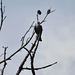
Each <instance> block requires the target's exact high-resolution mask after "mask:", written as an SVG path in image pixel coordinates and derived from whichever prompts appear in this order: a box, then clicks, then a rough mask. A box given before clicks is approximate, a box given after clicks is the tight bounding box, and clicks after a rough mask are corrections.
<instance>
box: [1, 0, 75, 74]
mask: <svg viewBox="0 0 75 75" xmlns="http://www.w3.org/2000/svg"><path fill="white" fill-rule="evenodd" d="M3 1H4V5H5V6H6V12H5V15H6V16H7V18H6V20H5V21H4V24H3V27H2V30H1V31H0V54H1V53H3V48H2V46H8V49H7V57H8V56H10V55H11V54H12V53H13V52H15V51H16V50H17V49H19V47H20V45H21V41H20V40H21V37H22V36H23V35H24V33H25V32H26V30H27V29H28V28H29V26H30V25H31V24H32V22H33V21H35V22H36V12H37V10H38V9H40V10H41V11H42V15H41V16H40V20H42V19H43V18H44V16H45V14H46V11H47V9H49V8H50V7H51V9H52V10H54V9H56V11H55V12H53V13H51V14H49V16H48V17H47V19H46V22H45V23H43V25H42V26H43V34H42V40H43V41H42V42H40V45H39V48H38V50H37V54H36V57H35V67H40V66H45V65H48V64H51V63H54V62H56V61H57V62H58V63H57V64H56V65H54V66H52V67H49V68H47V69H44V70H40V71H36V75H75V0H3ZM29 34H31V32H30V33H29ZM26 53H27V52H25V51H24V50H23V51H21V52H19V53H18V54H17V55H15V56H14V57H13V58H12V60H11V61H8V62H7V67H6V69H5V74H4V75H15V74H16V71H17V69H18V66H19V65H20V63H21V61H22V60H23V58H24V56H25V55H26ZM0 60H2V57H0ZM0 66H1V65H0ZM28 66H30V60H28V62H27V63H26V65H25V67H28ZM0 69H1V67H0ZM20 75H32V73H31V71H22V72H21V74H20Z"/></svg>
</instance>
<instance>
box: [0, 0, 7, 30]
mask: <svg viewBox="0 0 75 75" xmlns="http://www.w3.org/2000/svg"><path fill="white" fill-rule="evenodd" d="M2 4H3V3H2V0H1V8H0V11H1V23H0V30H1V28H2V25H3V21H4V20H5V19H6V16H4V13H5V6H4V11H3V5H2Z"/></svg>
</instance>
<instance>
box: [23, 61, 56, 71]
mask: <svg viewBox="0 0 75 75" xmlns="http://www.w3.org/2000/svg"><path fill="white" fill-rule="evenodd" d="M56 63H57V62H55V63H52V64H50V65H47V66H44V67H40V68H34V70H41V69H45V68H48V67H50V66H53V65H54V64H56ZM23 69H26V70H31V68H28V67H26V68H23Z"/></svg>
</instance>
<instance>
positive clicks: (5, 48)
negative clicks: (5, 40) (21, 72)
mask: <svg viewBox="0 0 75 75" xmlns="http://www.w3.org/2000/svg"><path fill="white" fill-rule="evenodd" d="M3 48H4V60H5V59H6V50H7V48H8V47H4V46H3ZM6 65H7V63H6V61H4V66H3V68H2V70H1V75H3V74H4V69H5V67H6Z"/></svg>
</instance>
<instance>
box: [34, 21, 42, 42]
mask: <svg viewBox="0 0 75 75" xmlns="http://www.w3.org/2000/svg"><path fill="white" fill-rule="evenodd" d="M34 30H35V33H36V34H37V35H38V36H39V41H42V38H41V35H42V31H43V29H42V26H41V25H40V22H37V23H36V24H35V26H34Z"/></svg>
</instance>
